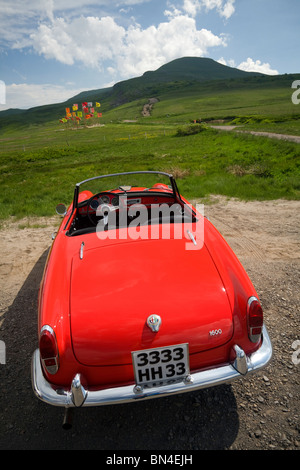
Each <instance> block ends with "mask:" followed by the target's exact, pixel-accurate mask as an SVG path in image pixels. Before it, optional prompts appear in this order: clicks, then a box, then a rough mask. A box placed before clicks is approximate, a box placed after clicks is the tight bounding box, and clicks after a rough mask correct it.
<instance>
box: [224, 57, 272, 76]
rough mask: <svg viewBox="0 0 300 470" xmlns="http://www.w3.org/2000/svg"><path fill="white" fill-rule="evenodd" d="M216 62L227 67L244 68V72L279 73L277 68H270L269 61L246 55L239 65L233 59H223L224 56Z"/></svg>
mask: <svg viewBox="0 0 300 470" xmlns="http://www.w3.org/2000/svg"><path fill="white" fill-rule="evenodd" d="M218 62H219V63H220V64H222V65H227V66H228V67H235V68H237V69H240V70H244V71H245V72H259V73H264V74H266V75H278V73H279V72H278V71H277V70H273V69H271V66H270V64H269V63H267V62H265V63H262V62H261V61H260V60H253V59H251V58H250V57H248V59H247V60H245V61H244V62H241V63H240V65H237V64H236V63H235V61H234V60H233V59H229V60H225V59H224V57H221V59H219V60H218Z"/></svg>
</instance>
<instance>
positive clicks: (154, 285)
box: [70, 240, 233, 366]
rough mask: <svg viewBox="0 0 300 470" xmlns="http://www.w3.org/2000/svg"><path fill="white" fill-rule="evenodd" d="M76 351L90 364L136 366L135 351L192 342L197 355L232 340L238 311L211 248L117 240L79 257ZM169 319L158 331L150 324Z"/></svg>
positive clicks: (74, 280)
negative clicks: (234, 313) (153, 318)
mask: <svg viewBox="0 0 300 470" xmlns="http://www.w3.org/2000/svg"><path fill="white" fill-rule="evenodd" d="M70 312H71V332H72V342H73V349H74V354H75V356H76V358H77V360H78V361H79V362H80V363H82V364H84V365H91V366H98V365H102V366H109V365H121V364H129V363H130V362H131V352H132V351H137V350H141V349H149V348H157V347H162V346H167V345H174V344H180V343H189V352H190V354H193V353H197V352H200V351H204V350H207V349H210V348H214V347H217V346H220V345H221V344H224V343H225V342H227V341H229V339H230V338H231V337H232V333H233V326H232V312H231V307H230V304H229V301H228V297H227V294H226V291H225V289H224V286H223V283H222V281H221V279H220V276H219V274H218V271H217V269H216V267H215V265H214V263H213V261H212V259H211V257H210V254H209V253H208V251H207V249H206V248H205V245H204V246H203V248H202V249H201V250H191V251H188V250H186V249H185V242H184V241H183V240H142V241H135V242H118V243H117V242H116V243H112V244H110V245H106V246H102V247H98V248H94V249H87V248H86V249H85V251H84V256H83V257H81V256H78V255H76V256H74V258H73V263H72V273H71V296H70ZM152 314H156V315H159V316H160V317H161V320H162V321H161V325H160V328H159V331H158V332H153V331H151V329H150V328H149V326H148V325H147V319H148V317H149V316H150V315H152Z"/></svg>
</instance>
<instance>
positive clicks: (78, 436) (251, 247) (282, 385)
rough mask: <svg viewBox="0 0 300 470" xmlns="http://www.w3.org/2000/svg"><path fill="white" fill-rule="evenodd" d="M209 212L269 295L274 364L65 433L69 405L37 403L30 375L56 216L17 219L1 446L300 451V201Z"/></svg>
mask: <svg viewBox="0 0 300 470" xmlns="http://www.w3.org/2000/svg"><path fill="white" fill-rule="evenodd" d="M205 214H206V215H207V216H208V217H209V218H210V220H211V221H212V222H213V223H214V224H215V225H216V227H217V228H218V229H219V230H220V232H221V233H222V234H223V236H224V237H225V238H226V240H227V241H228V242H229V244H230V245H231V246H232V248H233V249H234V251H235V252H236V254H237V255H238V257H239V258H240V260H241V261H242V263H243V265H244V266H245V268H246V270H247V272H248V273H249V275H250V278H251V279H252V281H253V283H254V285H255V287H256V289H257V291H258V293H259V295H260V297H261V300H262V303H263V307H264V312H265V321H266V325H267V328H268V330H269V334H270V337H271V340H272V343H273V348H274V356H273V359H272V362H271V363H270V364H269V365H268V367H267V368H266V369H264V370H263V371H261V372H259V373H258V374H257V375H252V376H249V377H248V378H246V379H244V380H240V381H237V382H234V383H233V384H231V385H222V386H219V387H215V388H211V389H207V390H203V391H199V392H193V393H191V394H184V395H181V396H180V395H178V396H174V397H167V398H164V399H160V400H155V401H149V402H147V401H145V402H140V403H136V404H132V405H131V404H130V405H118V406H115V407H99V408H94V409H81V410H77V411H76V414H75V417H74V426H73V428H72V429H71V430H70V431H63V430H62V429H61V424H62V418H63V411H62V409H60V408H54V407H49V406H48V405H45V404H44V403H42V402H40V401H38V400H37V399H36V398H35V397H34V395H33V393H32V389H31V379H30V360H31V355H32V352H33V350H34V349H35V348H36V345H37V331H36V304H37V293H38V287H39V282H40V279H41V276H42V271H43V266H44V263H45V260H46V256H47V251H48V248H49V246H50V244H51V234H52V232H53V231H54V230H55V227H56V225H57V223H58V219H57V218H55V217H54V218H53V219H51V220H49V221H48V222H47V225H46V226H44V227H42V228H23V229H20V228H18V225H19V224H18V223H15V224H12V223H11V224H9V225H7V227H6V228H5V229H3V230H1V231H0V235H1V240H0V249H1V261H0V282H1V293H0V340H2V341H4V342H5V345H6V364H0V449H27V448H28V449H104V450H106V451H112V452H113V451H116V452H117V451H121V450H136V451H138V450H151V451H153V452H155V451H159V450H165V451H168V450H169V451H171V450H173V451H176V450H181V451H185V452H186V451H191V450H197V449H265V450H268V449H300V435H299V432H300V420H299V414H300V411H299V398H298V394H299V382H300V380H299V376H300V374H299V372H300V364H298V362H299V360H300V352H299V353H297V351H295V350H294V349H293V346H292V345H293V344H295V343H294V342H295V341H296V340H299V339H300V338H299V305H300V290H299V277H300V276H299V275H300V243H299V242H300V201H298V202H296V201H292V202H288V201H274V202H248V203H243V202H239V201H235V200H228V201H227V200H226V199H225V198H221V197H220V198H215V201H214V204H211V205H207V206H206V207H205ZM29 223H30V221H29ZM42 223H43V224H45V221H42ZM298 349H299V346H298ZM293 354H294V356H293Z"/></svg>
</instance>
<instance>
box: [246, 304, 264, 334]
mask: <svg viewBox="0 0 300 470" xmlns="http://www.w3.org/2000/svg"><path fill="white" fill-rule="evenodd" d="M247 322H248V336H249V339H250V341H252V343H257V341H258V340H259V339H260V337H261V332H262V327H263V310H262V308H261V305H260V303H259V301H258V299H257V298H256V297H250V299H249V300H248V304H247Z"/></svg>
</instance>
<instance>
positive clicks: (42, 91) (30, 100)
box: [0, 83, 83, 112]
mask: <svg viewBox="0 0 300 470" xmlns="http://www.w3.org/2000/svg"><path fill="white" fill-rule="evenodd" d="M5 91H6V100H5V103H4V104H0V111H4V110H5V109H10V108H23V109H28V108H33V107H35V106H43V105H45V104H53V103H61V102H64V101H66V100H67V99H69V98H71V97H72V96H75V95H77V94H78V93H80V92H81V91H83V90H82V89H77V88H73V89H72V88H71V87H70V86H68V87H64V86H58V85H49V84H42V85H29V84H27V83H21V84H18V85H16V84H15V83H13V84H12V85H6V87H5ZM62 112H63V111H62Z"/></svg>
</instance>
